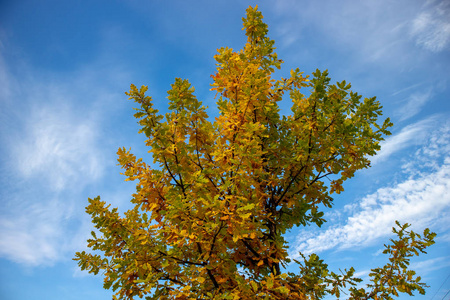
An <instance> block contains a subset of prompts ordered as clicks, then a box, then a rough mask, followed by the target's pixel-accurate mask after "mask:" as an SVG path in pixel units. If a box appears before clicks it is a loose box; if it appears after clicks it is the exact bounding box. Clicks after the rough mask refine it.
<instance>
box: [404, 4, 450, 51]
mask: <svg viewBox="0 0 450 300" xmlns="http://www.w3.org/2000/svg"><path fill="white" fill-rule="evenodd" d="M449 15H450V4H449V2H448V1H441V2H439V3H438V4H437V5H434V6H432V7H430V8H428V9H426V10H425V11H423V12H421V13H419V14H418V15H417V16H416V18H415V19H414V20H413V21H412V22H411V29H410V30H411V35H412V37H413V38H414V39H415V42H416V44H417V45H419V46H421V47H423V48H425V49H427V50H430V51H433V52H440V51H443V50H445V49H446V48H447V47H448V45H449V43H450V18H449Z"/></svg>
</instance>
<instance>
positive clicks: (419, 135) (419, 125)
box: [371, 116, 438, 165]
mask: <svg viewBox="0 0 450 300" xmlns="http://www.w3.org/2000/svg"><path fill="white" fill-rule="evenodd" d="M437 119H438V117H437V116H431V117H428V118H427V119H425V120H421V121H419V122H416V123H414V124H411V125H408V126H406V127H404V128H403V129H402V130H401V131H400V132H399V133H397V134H394V135H392V136H389V137H388V138H386V140H384V141H383V142H381V143H380V145H381V150H380V151H379V152H378V153H377V155H376V156H374V157H372V158H371V162H372V165H376V164H378V163H380V162H382V161H385V160H387V159H388V158H389V157H390V156H391V155H393V154H394V153H396V152H399V151H400V150H403V149H405V148H407V147H409V146H411V145H414V144H416V145H417V144H421V143H422V142H423V141H424V140H425V138H426V137H427V136H428V134H429V132H430V130H431V129H433V126H434V125H435V124H436V121H437Z"/></svg>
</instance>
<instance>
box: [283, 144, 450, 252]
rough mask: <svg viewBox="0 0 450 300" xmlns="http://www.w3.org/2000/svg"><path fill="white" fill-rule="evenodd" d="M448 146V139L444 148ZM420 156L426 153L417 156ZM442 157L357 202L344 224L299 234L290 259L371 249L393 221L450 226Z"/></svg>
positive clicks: (447, 166) (447, 174) (448, 168)
mask: <svg viewBox="0 0 450 300" xmlns="http://www.w3.org/2000/svg"><path fill="white" fill-rule="evenodd" d="M433 143H434V144H435V145H432V144H433ZM437 143H438V142H437V140H435V139H433V138H432V139H431V141H430V144H428V145H427V146H424V147H423V149H427V148H435V147H438V146H439V145H437ZM449 144H450V142H449V140H447V141H446V145H445V147H448V145H449ZM441 146H442V145H441ZM423 153H427V151H422V152H421V153H416V155H420V154H423ZM442 155H443V156H444V157H443V158H442V159H443V162H442V164H441V165H440V166H437V167H436V170H435V171H432V172H429V173H420V174H418V175H417V176H415V177H413V178H409V179H406V180H404V181H403V182H400V183H398V184H395V185H393V186H391V187H382V188H379V189H378V190H377V191H376V192H375V193H373V194H370V195H367V196H366V197H364V198H363V199H362V200H361V201H360V202H359V203H354V204H353V205H351V209H349V207H347V209H346V211H347V213H352V214H351V215H350V216H349V217H348V219H347V221H346V222H345V223H344V224H336V225H334V226H331V227H329V228H328V229H327V230H325V231H324V232H322V233H319V232H309V233H306V234H305V232H300V234H299V235H298V237H297V241H296V244H297V246H296V247H295V248H294V249H293V251H292V254H291V255H292V257H296V256H297V255H298V254H297V253H298V252H299V251H301V252H302V253H306V254H308V253H313V252H314V253H317V252H322V251H326V250H330V249H349V248H352V247H355V246H357V247H359V248H360V247H367V246H370V245H372V244H373V243H374V242H375V241H377V240H378V239H379V238H381V237H386V236H389V235H390V234H391V228H392V226H393V225H394V224H395V220H399V221H400V222H409V223H413V225H414V226H415V227H416V228H423V227H425V226H431V227H438V226H437V225H436V224H438V223H439V224H442V223H450V219H449V218H450V217H449V214H448V210H449V208H450V156H448V152H447V153H445V152H444V153H442ZM412 159H415V157H413V158H412ZM427 159H428V161H432V160H436V159H437V157H435V156H433V155H430V156H428V158H427Z"/></svg>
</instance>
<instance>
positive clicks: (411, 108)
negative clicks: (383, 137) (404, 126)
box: [397, 90, 432, 121]
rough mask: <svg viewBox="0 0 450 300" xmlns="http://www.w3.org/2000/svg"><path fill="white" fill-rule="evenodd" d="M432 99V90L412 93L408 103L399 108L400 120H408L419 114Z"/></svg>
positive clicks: (407, 100)
mask: <svg viewBox="0 0 450 300" xmlns="http://www.w3.org/2000/svg"><path fill="white" fill-rule="evenodd" d="M431 99H432V93H431V90H428V91H425V92H417V93H413V94H411V95H410V96H409V97H408V98H407V99H406V103H405V104H404V105H403V106H402V107H401V108H400V109H399V111H398V112H397V114H398V115H399V116H400V121H404V120H407V119H409V118H411V117H413V116H415V115H417V114H418V113H419V112H420V110H421V109H422V108H423V107H424V106H425V104H426V103H427V102H429V101H430V100H431Z"/></svg>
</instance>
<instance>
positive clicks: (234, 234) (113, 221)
mask: <svg viewBox="0 0 450 300" xmlns="http://www.w3.org/2000/svg"><path fill="white" fill-rule="evenodd" d="M262 19H263V16H262V14H261V12H259V11H258V9H257V7H255V8H252V7H249V8H248V9H247V14H246V17H245V18H243V24H244V30H245V34H246V36H247V42H246V44H245V46H244V48H243V49H242V50H240V51H234V50H233V49H230V48H227V47H225V48H220V49H218V54H217V55H215V57H214V58H215V60H216V61H217V71H216V72H215V74H213V75H212V76H211V77H212V79H213V83H212V90H213V91H215V92H216V99H217V105H218V108H219V112H220V113H219V115H218V116H217V117H216V118H215V120H214V121H211V118H209V117H208V115H207V111H206V110H207V108H206V107H205V106H203V105H202V102H201V101H199V100H197V98H196V96H195V95H194V88H193V87H192V86H191V84H190V83H189V81H188V80H185V79H180V78H177V79H175V83H173V84H172V86H171V89H170V90H169V91H168V100H169V112H168V113H167V114H165V116H163V115H160V114H159V113H158V110H157V109H155V108H154V107H153V103H152V98H151V97H150V96H148V95H146V92H147V89H148V88H147V86H142V87H141V88H137V87H136V86H134V85H131V88H130V91H129V92H127V93H126V94H127V95H128V96H129V99H132V100H134V101H135V102H136V103H137V104H138V105H139V107H138V108H137V109H136V110H137V112H136V113H135V117H136V118H137V119H138V120H139V124H140V126H141V130H140V133H143V134H145V135H146V137H147V140H146V145H147V146H148V147H149V149H150V150H149V152H151V153H152V155H153V164H155V165H156V166H158V167H157V168H152V167H151V166H150V165H149V164H148V163H146V162H144V161H143V160H142V159H137V158H136V156H135V155H133V154H132V153H131V151H130V150H127V149H126V148H121V149H119V150H118V156H119V158H118V161H119V163H120V165H121V166H122V168H123V169H124V172H123V174H124V175H125V176H126V177H127V179H126V180H129V181H135V182H136V192H135V193H134V194H133V198H132V203H133V204H134V208H133V209H131V210H129V211H127V212H125V213H124V215H121V214H120V213H119V212H118V210H117V209H116V208H114V209H111V208H110V205H107V204H106V202H104V201H101V200H100V197H96V198H95V199H89V205H88V206H87V208H86V211H87V213H88V214H90V215H91V216H92V221H93V223H94V225H95V227H96V228H97V233H96V232H92V238H91V239H89V240H88V246H89V247H90V248H91V249H92V253H86V252H84V251H83V252H78V253H76V258H75V260H77V261H78V263H79V266H80V267H81V269H83V270H85V269H86V270H88V271H89V272H91V273H94V274H97V273H99V272H102V274H103V276H104V287H105V288H112V289H113V290H114V291H116V294H115V296H114V297H115V298H116V299H133V298H136V297H144V296H145V297H146V299H320V298H322V297H324V296H326V295H334V296H336V297H340V295H341V293H342V291H343V290H346V289H348V288H349V291H348V292H347V295H346V296H347V297H348V298H350V299H368V298H374V299H377V298H382V299H390V297H391V296H393V295H398V293H399V292H404V293H408V294H412V292H413V291H415V290H417V291H419V292H420V293H424V287H425V284H424V283H422V282H421V279H420V277H418V276H416V274H415V272H414V271H412V270H409V269H408V264H409V259H410V257H411V256H413V255H418V254H419V253H421V252H425V248H426V247H428V246H430V245H431V244H433V243H434V241H433V239H434V236H435V234H434V233H431V232H430V231H429V230H428V229H427V230H425V232H424V233H423V235H419V234H416V233H414V232H412V231H410V230H409V224H405V225H401V224H400V223H397V227H398V229H394V232H395V233H396V235H397V238H396V239H393V240H391V244H390V245H388V246H386V249H385V250H384V253H386V254H387V255H388V257H389V262H388V263H387V264H386V265H385V266H383V267H380V268H376V269H373V270H372V272H371V274H370V278H371V281H370V282H369V283H368V284H367V285H366V286H365V287H362V286H363V285H362V284H360V283H359V282H360V281H361V279H359V278H355V277H354V276H353V274H354V272H355V271H354V269H353V268H349V269H348V270H345V271H343V272H342V273H340V274H336V273H333V272H331V271H329V270H328V266H327V265H326V264H325V263H324V262H323V260H321V259H320V258H319V257H318V256H317V255H316V254H311V255H309V256H308V257H306V256H304V255H303V254H300V255H301V257H303V260H301V261H291V259H290V258H289V255H288V252H287V249H288V244H287V242H286V241H285V239H284V237H283V234H284V233H285V232H286V231H287V230H289V229H291V228H293V227H294V226H307V225H317V226H319V227H320V226H321V225H322V224H323V223H324V222H325V219H324V213H323V209H324V208H325V207H327V208H330V207H332V204H333V198H332V194H333V193H337V194H339V193H341V192H342V191H343V190H344V189H343V187H342V184H343V182H344V181H345V180H347V179H349V178H351V177H353V176H354V174H355V172H356V171H358V170H361V169H364V168H367V167H369V166H370V156H372V155H375V154H376V151H377V150H379V149H380V145H379V142H380V141H381V140H383V137H384V136H385V135H388V134H390V133H389V131H388V128H389V127H390V126H392V124H391V122H390V121H389V119H386V120H384V121H381V122H380V121H379V118H380V116H381V114H382V111H381V109H382V107H381V105H380V103H379V102H378V101H377V100H376V98H375V97H372V98H363V97H362V96H360V95H359V94H357V93H356V92H353V91H351V85H350V84H349V83H347V82H345V81H342V82H337V83H336V84H331V83H330V81H331V80H330V78H329V77H328V72H327V71H319V70H316V71H315V72H314V73H313V74H312V76H305V75H303V73H302V72H300V70H299V69H295V70H292V71H291V72H290V77H288V78H281V79H278V80H277V79H274V78H273V77H272V76H273V73H274V72H275V70H276V69H280V67H281V64H282V60H280V59H279V58H278V56H277V54H276V53H275V52H274V50H275V47H274V41H273V40H271V39H270V38H269V37H268V36H267V33H268V28H267V25H266V24H265V23H264V22H263V21H262ZM303 90H306V93H307V94H308V96H305V95H304V94H302V91H303ZM287 97H289V98H290V99H291V101H292V108H291V110H292V114H291V115H288V116H285V115H280V108H279V105H278V102H280V101H282V99H283V98H287ZM97 235H99V236H97ZM291 263H296V264H298V272H296V273H291V272H286V271H285V270H286V266H287V265H288V264H291Z"/></svg>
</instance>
